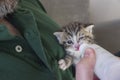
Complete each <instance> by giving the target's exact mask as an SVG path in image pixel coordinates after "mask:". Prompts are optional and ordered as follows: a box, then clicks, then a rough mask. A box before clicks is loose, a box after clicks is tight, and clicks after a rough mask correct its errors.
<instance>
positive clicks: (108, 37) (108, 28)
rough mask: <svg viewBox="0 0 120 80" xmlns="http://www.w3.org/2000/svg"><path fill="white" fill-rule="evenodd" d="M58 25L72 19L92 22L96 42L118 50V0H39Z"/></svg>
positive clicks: (110, 49) (119, 9)
mask: <svg viewBox="0 0 120 80" xmlns="http://www.w3.org/2000/svg"><path fill="white" fill-rule="evenodd" d="M40 1H41V2H42V4H43V5H44V7H45V9H46V10H47V13H48V15H49V16H50V17H51V18H52V19H53V20H54V21H56V22H57V23H58V24H59V25H60V26H63V25H65V24H68V23H69V22H72V21H80V22H83V23H94V24H95V28H94V34H95V39H96V42H97V44H99V45H101V46H102V47H104V48H105V49H107V50H109V51H110V52H112V53H116V52H118V51H120V0H40Z"/></svg>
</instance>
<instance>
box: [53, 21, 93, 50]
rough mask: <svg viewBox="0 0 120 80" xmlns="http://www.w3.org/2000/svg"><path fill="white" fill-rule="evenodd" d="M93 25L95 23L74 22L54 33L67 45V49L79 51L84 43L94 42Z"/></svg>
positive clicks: (60, 41) (61, 42)
mask: <svg viewBox="0 0 120 80" xmlns="http://www.w3.org/2000/svg"><path fill="white" fill-rule="evenodd" d="M93 27H94V25H86V24H81V23H79V22H74V23H71V24H69V25H66V26H65V27H63V28H62V30H61V31H58V32H55V33H54V35H55V36H56V37H57V39H58V41H59V43H60V44H62V45H63V46H64V47H65V49H72V50H75V51H78V50H79V47H80V45H81V44H82V43H93V42H94V40H93V39H94V37H93V34H92V28H93Z"/></svg>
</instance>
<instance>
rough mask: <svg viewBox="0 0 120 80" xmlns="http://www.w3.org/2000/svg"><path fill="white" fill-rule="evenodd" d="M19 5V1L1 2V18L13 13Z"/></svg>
mask: <svg viewBox="0 0 120 80" xmlns="http://www.w3.org/2000/svg"><path fill="white" fill-rule="evenodd" d="M17 3H18V0H0V18H3V17H4V16H6V15H7V14H8V13H12V12H13V11H14V9H15V8H16V5H17Z"/></svg>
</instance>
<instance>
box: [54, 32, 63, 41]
mask: <svg viewBox="0 0 120 80" xmlns="http://www.w3.org/2000/svg"><path fill="white" fill-rule="evenodd" d="M53 35H55V36H56V37H57V39H58V41H59V43H62V41H61V39H62V36H63V32H54V33H53Z"/></svg>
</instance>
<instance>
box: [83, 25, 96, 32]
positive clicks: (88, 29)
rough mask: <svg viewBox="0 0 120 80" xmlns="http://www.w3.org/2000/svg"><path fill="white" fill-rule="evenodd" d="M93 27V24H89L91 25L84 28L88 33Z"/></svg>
mask: <svg viewBox="0 0 120 80" xmlns="http://www.w3.org/2000/svg"><path fill="white" fill-rule="evenodd" d="M93 27H94V25H93V24H91V25H89V26H87V27H86V28H85V30H86V31H87V32H89V33H92V31H93Z"/></svg>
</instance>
